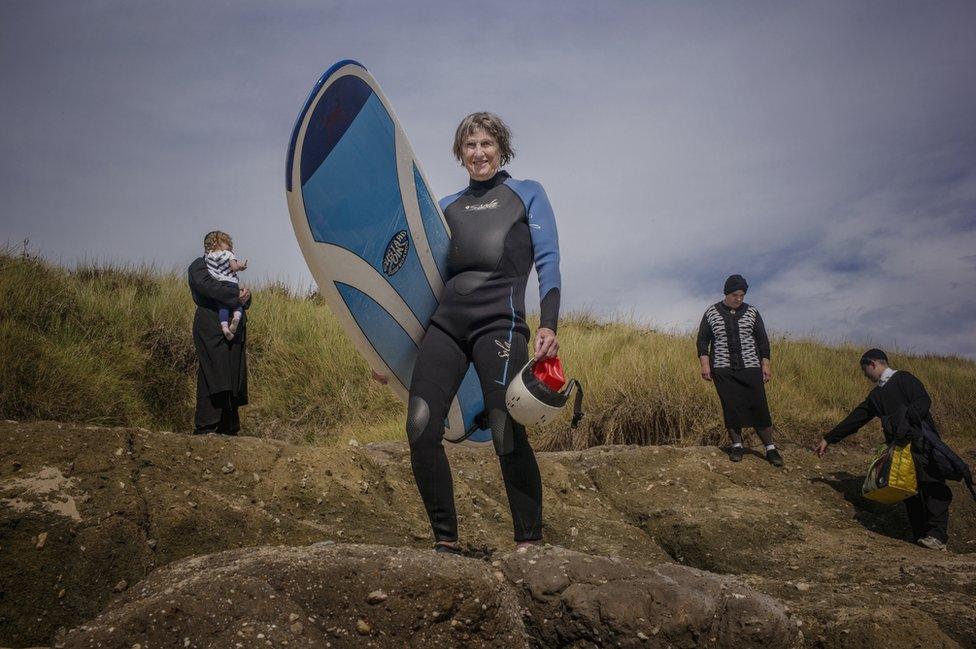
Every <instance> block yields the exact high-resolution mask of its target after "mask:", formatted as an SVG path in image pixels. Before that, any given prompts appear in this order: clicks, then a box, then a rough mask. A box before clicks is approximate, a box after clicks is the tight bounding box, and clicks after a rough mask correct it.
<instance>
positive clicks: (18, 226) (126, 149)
mask: <svg viewBox="0 0 976 649" xmlns="http://www.w3.org/2000/svg"><path fill="white" fill-rule="evenodd" d="M0 14H2V15H0V83H2V85H3V87H4V89H5V93H4V95H5V99H6V98H8V97H13V98H14V99H13V101H10V100H6V101H4V102H2V103H0V122H2V123H3V124H5V128H4V129H3V131H2V132H0V191H2V194H3V196H4V198H5V205H4V207H3V208H2V209H3V212H2V215H3V216H2V224H0V240H3V239H11V240H19V239H20V238H22V237H25V236H30V237H31V239H32V241H34V243H35V244H36V245H38V246H39V247H40V248H41V250H42V252H44V253H46V254H48V255H49V256H51V257H54V258H60V259H64V260H66V261H70V260H71V259H74V258H78V257H95V258H117V259H125V260H130V261H145V260H152V261H155V262H156V263H157V264H158V265H160V266H162V267H173V266H178V265H181V264H183V263H185V262H186V261H187V260H188V259H189V257H191V256H192V255H193V254H194V253H195V251H196V249H197V248H198V246H199V241H198V240H199V238H200V236H201V235H202V233H203V232H205V231H206V230H209V229H211V228H212V227H220V228H222V229H226V230H229V231H231V232H232V233H233V234H234V235H235V238H236V241H237V245H238V248H239V249H241V250H242V251H245V254H246V255H247V256H248V257H249V258H250V259H251V262H252V265H253V266H252V267H253V268H254V275H253V276H255V277H260V276H263V277H271V278H285V279H288V280H290V281H293V282H295V283H305V282H308V281H309V275H308V272H307V270H306V269H305V267H304V262H303V261H302V259H301V255H300V254H299V252H298V249H297V246H296V245H295V242H294V237H293V234H292V232H291V226H290V223H289V220H288V216H287V212H286V207H285V201H284V191H283V177H284V156H285V146H286V143H287V138H288V135H289V133H290V130H291V127H292V122H293V120H294V118H295V115H296V114H297V111H298V109H299V107H300V106H301V103H302V101H303V100H304V98H305V95H306V93H307V92H308V90H309V89H310V87H311V85H312V83H313V82H314V81H315V80H316V78H317V77H318V75H319V74H320V73H321V72H322V71H323V70H324V69H325V68H326V67H327V66H328V65H329V64H330V63H332V62H333V61H335V60H338V59H340V58H349V57H352V58H357V59H359V60H361V61H362V62H363V63H365V64H366V65H367V66H368V67H369V68H370V69H371V70H372V71H373V72H374V74H375V75H376V77H377V78H378V79H379V81H380V83H381V84H382V85H383V87H384V89H385V91H386V93H387V95H388V96H389V97H390V99H391V100H392V101H393V103H394V105H395V106H396V107H397V112H398V115H399V117H400V119H401V121H402V122H403V123H404V125H405V127H406V128H407V130H408V133H409V135H410V138H411V141H412V142H413V145H414V148H415V150H416V151H417V153H418V155H419V156H420V158H421V160H422V161H423V162H424V167H425V170H426V172H427V174H428V176H429V177H430V178H431V181H432V183H433V185H434V187H435V189H436V190H437V192H438V193H441V194H446V193H449V192H451V191H454V190H455V189H456V188H457V187H458V186H459V185H460V184H462V183H463V182H464V177H463V173H462V172H461V171H460V169H459V168H458V167H457V166H456V164H455V162H454V161H453V160H452V159H451V157H450V154H449V149H450V138H451V135H452V133H453V128H454V126H455V124H456V122H457V121H458V120H459V119H460V117H461V116H463V115H464V114H465V113H467V112H470V111H472V110H476V109H482V108H488V109H490V110H495V111H497V112H499V113H500V114H502V115H503V116H504V117H505V118H506V119H507V120H508V121H509V122H510V124H511V125H512V127H513V128H514V130H515V134H516V145H517V147H518V149H519V156H518V158H517V160H516V162H515V164H513V166H512V172H513V173H514V174H515V175H516V176H527V177H533V178H536V179H538V180H540V181H542V182H543V183H544V184H545V186H546V188H547V191H548V193H549V195H550V198H551V199H552V201H553V204H554V206H555V208H556V211H557V218H558V220H559V223H560V230H561V243H562V256H563V260H564V264H563V277H564V304H566V306H567V307H568V308H572V307H573V306H584V305H586V306H591V307H595V308H597V309H599V310H602V311H603V312H605V313H634V314H635V315H636V316H638V317H640V318H642V319H647V320H649V321H651V322H653V323H656V324H658V325H660V326H665V327H672V326H677V327H685V328H691V327H694V326H696V325H697V322H698V319H699V318H700V315H701V312H702V310H703V309H704V307H705V305H706V304H708V303H710V302H712V301H715V300H717V299H718V298H719V295H718V293H719V292H720V291H719V288H720V287H721V284H722V281H723V280H724V277H725V275H727V274H729V273H730V272H741V273H743V274H744V275H746V276H747V277H748V278H749V279H750V282H751V283H752V284H753V287H754V289H753V292H752V293H751V294H750V296H751V299H754V301H755V302H756V303H757V304H758V305H759V306H760V307H761V308H762V309H763V312H764V315H765V317H766V319H767V321H768V323H769V325H770V326H771V328H773V329H775V330H779V331H793V332H796V333H814V334H817V335H819V336H822V337H826V338H830V339H848V338H850V339H855V340H867V339H870V340H871V341H872V342H876V343H878V344H886V345H895V346H900V347H904V348H914V349H917V350H920V351H933V352H954V353H965V354H968V355H971V356H976V347H974V344H973V343H972V342H969V341H970V340H976V335H974V334H976V330H974V326H973V324H971V323H972V322H973V318H974V317H976V301H974V297H973V291H972V290H971V287H972V286H973V285H974V280H976V264H974V262H973V257H972V255H973V254H974V253H973V251H974V250H976V248H974V246H973V243H974V242H976V241H974V232H976V124H974V123H973V121H972V115H973V114H976V86H974V85H973V84H972V83H971V74H972V69H973V68H974V64H976V39H973V38H972V33H973V28H974V27H976V10H974V9H973V7H972V5H971V4H966V3H959V4H953V3H940V4H939V5H938V7H921V6H919V7H910V6H904V5H903V6H899V7H892V6H891V5H890V4H889V3H883V2H882V3H859V4H857V5H848V4H845V3H838V4H825V3H813V4H808V5H795V4H789V5H783V4H778V3H773V4H765V3H754V4H741V3H737V4H735V5H727V6H726V5H721V6H716V5H711V6H705V5H700V6H699V5H675V4H665V5H658V6H654V5H646V4H643V3H637V4H634V3H624V2H620V3H603V4H599V5H594V4H592V3H563V4H562V5H560V8H559V9H554V8H553V4H552V3H543V2H538V3H532V2H528V3H504V2H503V3H496V4H495V5H493V8H492V11H490V12H485V11H483V10H481V9H477V10H473V9H471V8H470V7H469V8H466V7H464V6H463V5H460V4H456V3H443V4H437V3H424V4H420V5H417V4H416V3H414V4H413V5H409V6H408V5H404V4H400V3H388V2H366V3H361V2H357V3H335V4H332V5H329V6H324V7H323V6H322V5H321V3H317V2H310V3H304V2H303V3H290V4H285V3H277V4H275V5H274V6H273V7H271V6H269V5H266V4H264V3H234V4H231V5H220V6H217V5H206V6H201V5H199V4H197V3H185V4H179V3H177V4H171V3H170V4H167V5H166V6H165V7H163V6H159V7H156V6H151V5H140V6H135V5H120V4H118V3H84V4H82V5H71V4H62V5H53V4H44V5H37V4H30V5H14V4H10V3H7V4H3V5H0ZM23 61H31V62H32V63H31V65H30V66H26V65H23V63H22V62H23Z"/></svg>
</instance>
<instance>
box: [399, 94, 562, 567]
mask: <svg viewBox="0 0 976 649" xmlns="http://www.w3.org/2000/svg"><path fill="white" fill-rule="evenodd" d="M454 155H455V157H456V158H457V159H458V161H459V162H460V163H461V164H462V165H463V166H464V167H465V169H466V170H467V172H468V175H469V176H470V182H469V183H468V186H467V187H465V188H464V189H463V190H461V191H459V192H458V193H456V194H453V195H451V196H448V197H447V198H444V199H443V200H441V202H440V205H441V209H442V210H443V211H444V216H445V218H446V219H447V223H448V225H449V226H450V228H451V248H450V253H449V256H448V262H447V275H448V277H447V283H446V285H445V287H444V294H443V295H442V296H441V300H440V305H439V306H438V308H437V310H436V312H435V313H434V316H433V318H432V321H431V325H430V327H429V328H428V329H427V333H426V335H425V337H424V340H423V343H422V344H421V346H420V351H419V353H418V356H417V361H416V364H415V365H414V369H413V378H412V380H411V383H410V399H409V402H408V406H407V437H408V439H409V441H410V461H411V464H412V466H413V474H414V478H415V479H416V481H417V487H418V488H419V490H420V495H421V498H422V499H423V501H424V506H425V507H426V509H427V514H428V516H429V517H430V523H431V527H432V528H433V532H434V538H435V546H434V548H435V549H436V550H438V551H441V552H458V551H459V546H458V529H457V514H456V512H455V510H454V487H453V483H452V479H451V468H450V466H449V464H448V461H447V454H446V453H445V451H444V446H443V443H442V438H443V435H444V420H445V417H446V416H447V413H448V409H449V407H450V404H451V402H452V400H453V399H454V394H455V392H457V390H458V387H459V386H460V385H461V380H462V379H463V378H464V375H465V372H466V371H467V368H468V364H469V363H472V362H473V363H474V366H475V369H476V370H477V372H478V377H479V379H480V381H481V389H482V391H483V393H484V402H485V413H486V415H487V422H488V424H489V426H490V428H491V432H492V438H493V441H494V446H495V452H496V453H497V454H498V458H499V461H500V463H501V468H502V476H503V478H504V481H505V489H506V491H507V493H508V502H509V505H510V507H511V510H512V519H513V523H514V527H515V542H516V544H517V545H518V547H519V548H521V547H524V546H527V545H530V544H532V543H538V542H539V541H541V539H542V481H541V478H540V476H539V466H538V464H537V463H536V460H535V454H534V453H533V452H532V447H531V446H529V441H528V438H527V437H526V434H525V428H524V427H523V426H521V425H520V424H518V423H517V422H515V421H514V420H512V419H511V417H509V415H508V412H507V410H506V409H505V388H506V387H507V385H508V383H509V381H510V380H511V379H512V376H513V375H514V374H515V373H517V372H518V371H519V370H520V369H521V368H522V366H523V365H524V364H525V363H526V361H527V360H528V353H529V351H528V340H529V327H528V325H527V324H526V322H525V285H526V282H527V280H528V277H529V271H531V270H532V266H533V264H534V265H535V268H536V271H537V273H538V276H539V295H540V298H541V323H540V327H539V330H538V331H537V332H536V336H535V341H534V343H533V353H534V355H535V357H536V358H542V357H544V356H555V355H556V352H557V350H558V349H559V343H558V342H557V340H556V326H557V321H558V318H559V289H560V278H559V244H558V240H557V237H556V222H555V219H554V217H553V213H552V207H551V206H550V205H549V199H548V198H547V197H546V193H545V191H544V190H543V189H542V185H540V184H539V183H537V182H535V181H532V180H515V179H514V178H512V177H511V176H509V174H508V173H507V172H505V171H502V170H501V167H503V166H505V165H506V164H507V163H508V162H509V161H510V160H511V159H512V157H513V156H514V151H513V150H512V145H511V133H510V132H509V130H508V127H507V126H506V125H505V123H504V122H503V121H502V120H501V119H499V118H498V117H497V116H496V115H493V114H491V113H483V112H482V113H474V114H472V115H469V116H467V117H465V118H464V120H462V122H461V124H460V125H459V126H458V128H457V132H456V133H455V138H454Z"/></svg>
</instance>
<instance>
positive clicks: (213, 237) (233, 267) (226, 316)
mask: <svg viewBox="0 0 976 649" xmlns="http://www.w3.org/2000/svg"><path fill="white" fill-rule="evenodd" d="M203 247H204V252H205V253H206V254H204V259H206V260H207V270H209V271H210V275H211V276H213V278H214V279H217V280H219V281H221V282H231V283H232V284H235V285H236V284H237V283H238V281H237V273H239V272H240V271H242V270H245V269H246V268H247V260H246V259H245V260H244V261H243V262H240V261H237V257H235V256H234V241H233V239H231V238H230V235H229V234H227V233H226V232H220V231H215V232H211V233H210V234H208V235H207V238H206V239H205V240H204V242H203ZM231 311H233V313H234V315H233V317H231ZM243 315H244V307H242V306H241V305H240V304H221V305H220V309H219V310H218V311H217V317H218V318H219V319H220V328H221V329H222V330H223V332H224V337H225V338H226V339H227V340H233V339H234V334H236V333H237V327H238V325H240V323H241V316H243Z"/></svg>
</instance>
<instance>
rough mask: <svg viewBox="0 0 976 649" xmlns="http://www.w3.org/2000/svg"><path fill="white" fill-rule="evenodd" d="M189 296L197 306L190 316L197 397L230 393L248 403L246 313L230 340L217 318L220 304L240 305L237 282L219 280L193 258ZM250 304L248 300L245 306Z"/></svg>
mask: <svg viewBox="0 0 976 649" xmlns="http://www.w3.org/2000/svg"><path fill="white" fill-rule="evenodd" d="M187 280H188V282H189V284H190V295H191V296H193V301H194V302H195V303H196V305H197V309H196V313H195V314H194V315H193V347H194V348H195V349H196V352H197V359H198V360H199V361H200V367H199V370H198V371H197V398H198V399H200V398H204V397H209V396H211V395H214V394H218V393H221V392H230V393H231V395H232V396H233V398H234V402H235V403H236V404H237V405H240V406H242V405H244V404H246V403H247V355H246V354H245V351H244V348H245V346H246V343H247V316H246V315H245V316H243V317H242V318H241V322H240V325H239V326H238V328H237V334H236V335H235V336H234V339H233V340H227V339H226V338H224V333H223V331H222V330H221V328H220V322H219V320H218V317H217V310H218V309H219V308H220V307H221V306H227V307H234V306H236V305H238V304H240V298H239V289H238V286H237V285H236V284H232V283H230V282H221V281H220V280H217V279H215V278H214V277H213V276H212V275H211V274H210V271H208V270H207V262H206V260H205V259H204V258H203V257H198V258H197V259H194V260H193V263H191V264H190V267H189V268H188V269H187ZM250 305H251V300H250V299H248V301H247V303H246V304H244V308H245V309H246V308H248V307H249V306H250Z"/></svg>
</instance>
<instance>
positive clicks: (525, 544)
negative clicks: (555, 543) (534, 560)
mask: <svg viewBox="0 0 976 649" xmlns="http://www.w3.org/2000/svg"><path fill="white" fill-rule="evenodd" d="M539 545H542V540H541V539H540V540H538V541H519V542H518V543H516V544H515V551H516V552H528V551H529V548H531V547H535V546H539Z"/></svg>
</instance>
